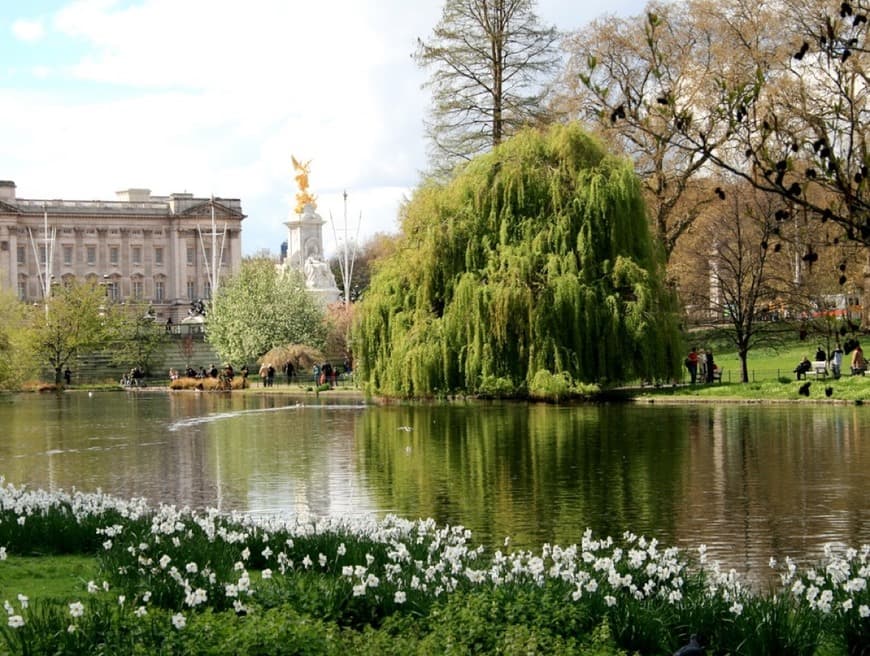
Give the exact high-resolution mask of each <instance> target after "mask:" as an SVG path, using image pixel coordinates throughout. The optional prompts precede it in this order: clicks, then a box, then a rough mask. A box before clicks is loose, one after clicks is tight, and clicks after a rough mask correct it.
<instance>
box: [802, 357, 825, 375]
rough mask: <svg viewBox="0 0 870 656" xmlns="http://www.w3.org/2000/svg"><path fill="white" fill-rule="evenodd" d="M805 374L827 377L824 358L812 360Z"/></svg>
mask: <svg viewBox="0 0 870 656" xmlns="http://www.w3.org/2000/svg"><path fill="white" fill-rule="evenodd" d="M806 375H807V376H815V377H816V378H827V377H828V363H827V362H826V361H825V360H813V362H812V364H811V365H810V370H809V371H808V372H807V374H806Z"/></svg>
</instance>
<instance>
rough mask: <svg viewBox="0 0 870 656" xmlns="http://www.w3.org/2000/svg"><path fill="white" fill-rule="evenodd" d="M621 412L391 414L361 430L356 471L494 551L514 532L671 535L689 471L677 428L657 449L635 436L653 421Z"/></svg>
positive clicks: (566, 540) (564, 539) (400, 508)
mask: <svg viewBox="0 0 870 656" xmlns="http://www.w3.org/2000/svg"><path fill="white" fill-rule="evenodd" d="M625 410H626V409H625V408H619V409H618V410H617V411H613V410H612V409H608V408H607V407H574V408H560V409H556V408H553V407H551V406H527V405H524V404H492V405H475V406H468V407H456V406H451V407H445V406H434V407H433V406H414V407H411V408H407V407H406V408H383V409H379V410H378V411H377V412H368V413H366V414H365V416H364V417H363V418H362V419H361V421H360V422H359V424H358V427H357V431H356V435H357V443H358V444H359V445H360V447H359V450H358V455H357V457H358V466H359V468H360V469H361V470H362V471H364V472H365V473H366V475H367V476H368V477H370V478H372V479H378V480H382V481H383V487H382V488H380V489H375V491H374V493H375V494H376V495H378V499H379V502H380V505H381V507H383V508H389V509H393V510H395V511H396V512H398V513H399V514H402V515H406V516H410V517H417V516H429V517H433V518H434V519H436V520H437V521H438V522H439V523H450V524H457V523H458V524H462V525H464V526H466V527H468V528H470V529H472V530H473V531H474V534H475V536H476V539H477V540H479V541H481V542H484V543H488V544H490V545H499V544H501V543H502V541H503V539H504V537H506V536H510V537H511V539H512V541H513V543H514V544H515V545H524V546H526V547H528V548H531V547H537V546H540V544H542V543H543V542H553V541H557V542H559V543H561V544H570V543H572V542H577V541H579V540H580V538H581V536H582V534H583V531H584V530H585V529H586V528H587V527H590V528H592V529H593V531H595V533H596V534H614V535H619V534H621V533H622V532H623V531H624V530H633V531H638V530H643V528H644V527H652V528H653V529H654V530H655V532H656V534H657V535H662V534H663V533H664V534H666V535H670V534H672V525H673V521H674V516H675V512H674V504H675V503H676V496H677V490H678V480H679V477H678V476H676V475H675V471H677V470H678V469H680V468H681V467H682V462H681V459H680V456H679V450H678V449H676V448H671V446H672V444H673V443H674V442H675V441H682V440H683V439H684V438H683V437H682V436H681V431H680V430H679V429H677V428H676V427H673V429H672V430H666V431H664V433H663V435H661V436H660V437H659V439H657V441H656V443H655V444H650V441H649V440H647V441H646V442H645V441H644V440H643V439H636V436H637V435H638V434H640V433H642V432H643V431H644V429H645V428H646V427H647V426H648V420H647V419H646V417H643V416H639V417H636V418H635V419H628V420H627V419H626V412H625ZM628 414H629V416H630V415H631V413H628ZM402 426H409V427H411V431H410V432H406V431H403V430H400V427H402ZM668 451H670V452H673V453H674V454H675V455H674V456H673V457H672V458H670V459H663V458H662V457H661V454H662V452H668Z"/></svg>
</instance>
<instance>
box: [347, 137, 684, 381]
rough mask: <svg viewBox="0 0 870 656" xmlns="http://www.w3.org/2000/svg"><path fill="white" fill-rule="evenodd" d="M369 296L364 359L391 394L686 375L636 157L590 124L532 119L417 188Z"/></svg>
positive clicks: (363, 308)
mask: <svg viewBox="0 0 870 656" xmlns="http://www.w3.org/2000/svg"><path fill="white" fill-rule="evenodd" d="M406 210H407V213H406V216H405V218H404V221H403V224H402V231H403V234H402V236H401V238H400V240H399V243H398V245H397V250H396V252H395V254H394V255H392V256H391V257H389V258H387V260H385V261H384V262H382V263H381V266H380V267H379V268H378V270H377V272H376V274H375V276H374V277H373V279H372V284H371V287H370V289H369V292H368V294H367V295H366V297H365V298H364V299H363V301H362V303H361V304H360V305H359V307H358V308H357V313H358V316H357V319H356V321H355V324H354V335H353V347H354V355H355V358H356V367H355V369H356V371H357V372H358V373H359V374H360V376H361V379H362V380H363V381H365V382H366V383H367V384H368V385H369V386H370V387H372V388H374V389H375V390H379V391H381V392H383V393H386V394H392V395H407V396H426V395H431V394H437V393H441V392H443V393H449V392H452V391H455V390H465V391H469V392H475V391H477V390H478V389H479V388H480V386H481V385H482V383H483V381H484V380H489V381H491V380H492V379H493V378H502V379H507V380H509V381H511V383H512V384H513V385H514V387H515V388H517V389H528V386H529V383H530V382H531V381H532V380H533V379H534V376H535V374H536V373H537V372H538V371H539V370H548V371H550V372H552V373H555V374H561V373H562V372H565V373H567V374H568V375H570V376H571V378H572V380H574V381H582V382H616V381H624V380H630V379H634V378H637V377H644V378H659V377H670V376H673V375H675V373H676V371H677V368H678V367H679V353H680V351H681V350H682V349H681V345H680V342H679V337H678V331H677V329H676V325H677V320H676V313H675V302H674V298H673V294H671V293H670V292H669V291H667V290H666V288H665V287H664V285H663V283H662V275H663V262H662V258H661V257H660V256H659V254H658V250H657V249H656V248H655V247H654V245H653V243H652V241H651V239H650V232H649V230H648V228H647V223H646V218H645V211H644V204H643V200H642V196H641V190H640V185H639V182H638V180H637V177H636V175H635V174H634V171H633V170H632V168H631V165H630V164H629V162H627V161H626V160H623V159H617V158H614V157H611V156H608V155H607V154H606V153H605V152H604V150H603V148H602V147H601V146H600V144H599V143H598V142H597V141H595V140H594V139H592V138H591V137H589V136H588V135H587V134H585V133H584V132H583V131H582V130H581V128H580V127H579V126H578V125H577V124H571V125H567V126H555V127H553V128H552V129H551V130H550V131H549V132H548V133H547V134H542V133H541V132H539V131H536V130H531V129H530V130H526V131H523V132H521V133H520V134H519V135H517V136H516V137H514V138H513V139H510V140H508V141H506V142H505V143H504V144H502V146H500V147H499V148H497V149H495V150H494V151H493V152H491V153H488V154H486V155H483V156H480V157H479V158H477V159H475V160H474V161H473V162H471V163H470V164H469V166H468V167H466V168H465V169H464V170H463V171H462V173H461V174H460V175H459V176H458V177H456V178H455V179H454V180H453V181H451V182H450V183H448V184H446V185H438V184H435V183H430V184H429V185H427V186H425V187H423V188H421V189H419V190H418V191H417V192H416V193H415V194H414V197H413V198H412V199H411V201H410V203H409V205H408V207H407V208H406Z"/></svg>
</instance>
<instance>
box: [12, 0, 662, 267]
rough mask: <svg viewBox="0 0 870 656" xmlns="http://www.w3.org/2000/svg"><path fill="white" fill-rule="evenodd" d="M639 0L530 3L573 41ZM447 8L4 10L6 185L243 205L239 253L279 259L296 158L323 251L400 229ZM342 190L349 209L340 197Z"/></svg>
mask: <svg viewBox="0 0 870 656" xmlns="http://www.w3.org/2000/svg"><path fill="white" fill-rule="evenodd" d="M644 4H645V2H643V1H642V0H610V1H609V2H607V3H604V2H598V1H596V0H539V1H538V3H537V13H538V15H539V17H540V19H541V21H542V23H544V24H546V25H554V26H556V27H557V28H558V29H560V30H566V31H567V30H574V29H577V28H579V27H582V26H583V25H585V24H586V23H588V22H589V21H591V20H593V19H594V18H596V17H598V16H601V15H603V14H605V13H613V14H618V15H625V16H631V15H637V14H640V13H641V12H642V11H643V6H644ZM442 8H443V1H442V0H321V1H319V2H318V1H314V2H301V1H299V0H246V1H245V2H238V0H29V1H28V2H13V1H11V0H0V34H2V36H0V134H2V137H0V180H12V181H14V182H15V184H16V186H17V190H16V193H17V195H18V197H19V198H39V199H43V198H65V199H76V200H113V199H115V192H117V191H119V190H122V189H128V188H146V189H150V190H151V192H152V194H153V195H159V196H166V195H169V194H170V193H176V192H190V193H193V194H194V195H195V196H197V197H208V196H211V195H214V196H216V197H224V198H239V199H240V200H241V203H242V210H243V212H244V213H245V214H246V215H247V218H246V219H245V221H244V222H243V231H242V248H243V254H244V255H252V254H255V253H259V252H261V251H263V250H269V251H271V253H273V254H277V253H278V251H279V249H280V244H281V242H282V241H284V240H285V239H286V238H287V234H286V227H285V226H284V222H286V221H288V220H289V219H291V218H294V216H293V213H294V207H295V195H296V193H297V191H298V189H297V187H296V183H295V181H294V179H293V177H294V173H295V172H294V170H293V166H292V162H291V156H295V157H296V159H297V160H299V161H302V162H306V161H310V176H309V181H310V191H311V192H312V193H313V194H314V195H315V196H316V197H317V211H318V212H319V213H320V215H321V216H322V217H323V218H324V219H325V220H326V222H327V223H326V224H325V225H324V226H323V236H324V250H325V251H326V254H327V255H329V254H330V253H332V252H334V251H335V244H336V241H335V239H336V237H338V239H339V241H341V240H343V238H344V236H345V235H347V236H348V238H349V239H354V238H358V239H359V241H361V242H364V241H365V240H366V239H368V238H369V237H371V235H373V234H375V233H377V232H386V233H394V232H397V231H398V221H397V216H398V209H399V206H400V205H401V203H402V202H403V200H404V199H406V198H408V197H409V196H410V194H411V193H412V191H413V189H414V188H415V186H416V185H417V184H418V183H419V181H420V176H421V172H422V171H423V170H425V168H426V141H425V136H424V119H425V117H426V111H427V107H428V103H429V94H428V91H426V90H425V89H423V88H422V85H423V84H424V83H425V81H426V79H427V73H426V71H425V70H422V69H420V68H418V67H417V65H416V64H415V63H414V61H413V60H412V58H411V54H412V53H413V52H414V49H415V46H416V42H417V39H418V38H422V39H424V40H425V39H428V38H429V36H430V35H431V33H432V29H433V28H434V27H435V25H436V24H437V23H438V20H439V19H440V17H441V11H442ZM345 191H346V192H347V201H346V203H345V201H344V199H343V193H344V192H345Z"/></svg>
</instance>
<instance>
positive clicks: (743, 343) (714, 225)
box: [683, 183, 793, 383]
mask: <svg viewBox="0 0 870 656" xmlns="http://www.w3.org/2000/svg"><path fill="white" fill-rule="evenodd" d="M720 190H721V191H722V200H721V201H720V202H718V203H717V205H716V206H715V207H713V208H711V209H710V210H709V211H708V213H707V216H706V217H705V218H704V221H703V225H700V224H699V226H698V228H699V229H698V232H700V233H701V236H702V239H701V243H702V244H703V246H704V247H703V250H701V251H700V252H699V255H700V257H699V261H698V267H697V269H696V279H695V284H694V285H692V286H690V287H688V288H687V289H684V290H683V295H684V297H685V299H686V301H687V302H688V303H689V305H690V306H693V307H694V308H695V311H696V313H697V314H696V317H697V316H704V315H705V314H706V316H707V319H708V323H709V325H710V326H711V327H716V328H720V329H721V328H722V326H723V325H725V326H727V329H725V333H726V335H727V337H728V339H730V341H731V342H732V343H733V344H734V347H735V349H736V351H737V355H738V357H739V358H740V365H741V372H740V380H741V382H744V383H745V382H749V369H748V365H747V361H748V355H749V352H750V351H751V350H752V349H753V348H755V347H757V346H759V345H763V344H768V345H770V344H775V343H776V342H777V341H779V339H780V338H781V334H778V333H779V331H778V330H777V329H775V328H774V327H773V324H770V323H767V322H765V321H764V320H765V319H767V318H770V311H771V308H772V307H775V306H777V305H778V304H779V303H781V302H782V301H783V299H785V298H786V297H788V296H789V295H790V294H791V293H792V290H793V285H792V284H791V282H790V281H789V279H788V272H789V270H790V269H789V265H788V262H786V261H785V259H786V255H785V253H783V252H782V249H781V240H780V232H781V231H780V228H779V221H777V218H776V217H777V211H778V208H779V207H780V206H781V204H782V203H781V201H780V200H779V199H777V198H775V197H772V196H768V195H766V194H763V193H761V192H753V191H752V190H751V188H750V187H749V186H748V185H746V184H745V183H744V184H742V185H740V184H734V185H730V186H726V185H725V184H724V183H723V184H722V185H721V186H720ZM783 274H785V275H783ZM782 328H783V329H788V327H787V326H786V325H785V324H783V325H782Z"/></svg>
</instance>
